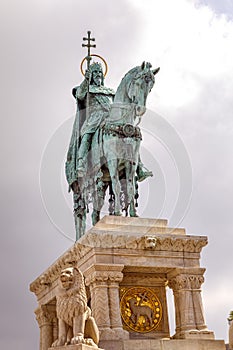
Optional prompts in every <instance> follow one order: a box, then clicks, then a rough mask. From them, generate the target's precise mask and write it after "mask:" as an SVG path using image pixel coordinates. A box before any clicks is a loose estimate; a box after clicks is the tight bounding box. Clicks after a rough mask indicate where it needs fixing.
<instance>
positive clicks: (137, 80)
mask: <svg viewBox="0 0 233 350" xmlns="http://www.w3.org/2000/svg"><path fill="white" fill-rule="evenodd" d="M151 68H152V66H151V64H150V63H149V62H143V63H142V64H141V66H137V67H135V68H133V69H131V70H130V71H129V72H128V73H126V74H125V76H124V78H123V79H122V81H121V83H120V85H119V86H118V88H117V91H116V95H115V97H114V102H113V105H112V107H111V111H110V115H109V118H108V121H109V122H111V123H115V124H125V123H129V124H134V122H135V119H136V117H137V116H138V117H140V116H142V115H143V114H144V113H145V111H146V99H147V96H148V94H149V92H150V91H151V89H152V87H153V86H154V83H155V74H157V73H158V71H159V70H160V68H156V69H151ZM139 119H140V118H139Z"/></svg>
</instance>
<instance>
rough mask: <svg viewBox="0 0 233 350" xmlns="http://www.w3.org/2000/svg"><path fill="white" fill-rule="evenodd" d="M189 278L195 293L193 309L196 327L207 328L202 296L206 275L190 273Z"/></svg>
mask: <svg viewBox="0 0 233 350" xmlns="http://www.w3.org/2000/svg"><path fill="white" fill-rule="evenodd" d="M189 280H190V284H191V289H192V295H193V309H194V315H195V322H196V328H197V329H198V330H204V329H205V330H206V329H207V326H206V324H205V319H204V311H203V304H202V298H201V285H202V283H203V282H204V277H203V276H201V275H190V276H189Z"/></svg>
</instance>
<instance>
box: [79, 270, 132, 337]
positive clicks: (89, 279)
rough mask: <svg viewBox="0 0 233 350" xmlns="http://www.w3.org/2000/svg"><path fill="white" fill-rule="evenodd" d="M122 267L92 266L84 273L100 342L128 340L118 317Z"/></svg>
mask: <svg viewBox="0 0 233 350" xmlns="http://www.w3.org/2000/svg"><path fill="white" fill-rule="evenodd" d="M123 267H124V265H119V264H114V265H109V264H108V265H104V264H96V265H92V266H91V267H90V268H89V269H88V270H86V271H85V272H84V276H85V281H86V285H87V286H89V287H90V293H91V308H92V313H93V316H94V318H95V320H96V323H97V326H98V328H99V330H100V339H101V340H110V339H128V337H129V336H128V332H127V331H125V330H123V327H122V321H121V316H120V300H119V283H120V282H121V281H122V279H123V273H122V272H121V271H122V270H123Z"/></svg>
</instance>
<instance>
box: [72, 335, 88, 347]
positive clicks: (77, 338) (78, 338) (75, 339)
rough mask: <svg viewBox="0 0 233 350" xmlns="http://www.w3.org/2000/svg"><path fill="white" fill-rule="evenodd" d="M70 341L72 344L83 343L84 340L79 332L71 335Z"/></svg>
mask: <svg viewBox="0 0 233 350" xmlns="http://www.w3.org/2000/svg"><path fill="white" fill-rule="evenodd" d="M70 343H71V344H72V345H74V344H84V343H85V340H84V337H83V334H81V333H80V334H78V335H76V336H75V337H73V338H72V339H71V342H70Z"/></svg>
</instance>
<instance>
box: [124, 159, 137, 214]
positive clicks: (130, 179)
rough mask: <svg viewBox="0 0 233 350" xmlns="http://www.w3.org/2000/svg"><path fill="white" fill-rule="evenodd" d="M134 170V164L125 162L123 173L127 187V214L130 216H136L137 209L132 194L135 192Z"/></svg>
mask: <svg viewBox="0 0 233 350" xmlns="http://www.w3.org/2000/svg"><path fill="white" fill-rule="evenodd" d="M135 172H136V165H135V163H132V162H130V161H127V162H126V163H125V175H126V188H127V197H128V201H129V202H128V205H129V215H130V216H131V217H137V216H138V215H137V211H136V207H135V200H134V196H135V193H136V189H135Z"/></svg>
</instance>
